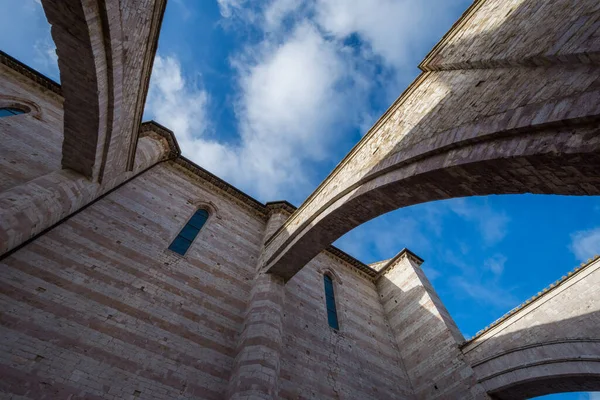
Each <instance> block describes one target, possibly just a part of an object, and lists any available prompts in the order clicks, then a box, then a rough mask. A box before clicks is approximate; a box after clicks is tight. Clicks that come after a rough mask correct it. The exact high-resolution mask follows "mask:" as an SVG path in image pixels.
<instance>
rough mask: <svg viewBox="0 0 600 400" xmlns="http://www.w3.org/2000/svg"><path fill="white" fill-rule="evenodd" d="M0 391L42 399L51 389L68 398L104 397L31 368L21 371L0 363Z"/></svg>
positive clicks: (57, 396) (86, 399)
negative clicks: (44, 375) (57, 380)
mask: <svg viewBox="0 0 600 400" xmlns="http://www.w3.org/2000/svg"><path fill="white" fill-rule="evenodd" d="M0 376H2V379H0V391H1V392H2V393H6V394H13V395H16V396H24V397H23V399H30V398H33V399H42V398H44V397H46V396H47V395H48V392H49V391H51V392H52V395H53V396H55V398H61V399H70V400H77V399H81V400H103V399H105V397H103V396H97V395H94V394H91V393H89V392H88V391H86V389H82V388H81V387H78V386H79V385H75V386H71V385H66V384H63V383H60V382H56V381H54V379H49V378H45V377H43V376H41V374H40V371H38V370H36V369H33V370H31V371H23V370H20V369H18V368H14V367H13V366H9V365H4V364H0ZM11 398H13V397H11Z"/></svg>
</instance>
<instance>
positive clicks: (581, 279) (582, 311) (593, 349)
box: [462, 259, 600, 400]
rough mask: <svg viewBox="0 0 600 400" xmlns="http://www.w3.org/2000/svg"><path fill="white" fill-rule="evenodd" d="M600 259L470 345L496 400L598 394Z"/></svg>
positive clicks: (468, 354) (475, 364) (470, 354)
mask: <svg viewBox="0 0 600 400" xmlns="http://www.w3.org/2000/svg"><path fill="white" fill-rule="evenodd" d="M599 293H600V259H596V260H595V261H593V262H591V263H590V264H589V265H587V266H585V267H583V268H581V269H580V270H577V271H576V272H575V273H574V274H572V275H570V276H569V277H568V278H566V279H564V280H563V281H561V282H560V283H559V285H558V286H556V285H552V288H551V289H550V290H549V291H544V292H543V293H541V294H540V295H539V297H537V298H536V299H534V300H533V301H528V302H527V303H526V305H524V306H522V307H521V308H520V309H519V310H517V311H515V312H511V313H510V314H508V315H507V317H505V318H504V319H503V320H501V321H500V322H498V323H497V324H495V325H493V326H492V327H491V328H489V329H487V330H486V331H484V332H483V333H482V334H480V335H478V336H477V337H475V338H474V339H472V340H470V341H469V342H468V343H466V344H465V345H464V346H463V348H462V351H463V353H464V354H465V356H466V359H467V360H468V362H469V363H470V364H471V365H472V366H473V369H474V371H475V374H476V375H477V378H478V380H479V382H481V385H482V386H483V387H484V388H485V390H486V391H488V392H489V393H490V394H491V395H492V397H493V398H494V399H506V400H508V399H511V400H513V399H528V398H532V397H537V396H542V395H544V394H550V393H556V392H565V391H574V392H576V391H582V392H583V391H598V390H600V329H599V327H600V296H599Z"/></svg>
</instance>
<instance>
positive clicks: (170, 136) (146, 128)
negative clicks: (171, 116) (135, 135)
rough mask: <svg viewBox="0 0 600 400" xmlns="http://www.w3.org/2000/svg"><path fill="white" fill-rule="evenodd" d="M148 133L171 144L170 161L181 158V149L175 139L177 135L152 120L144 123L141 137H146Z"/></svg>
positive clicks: (140, 132)
mask: <svg viewBox="0 0 600 400" xmlns="http://www.w3.org/2000/svg"><path fill="white" fill-rule="evenodd" d="M148 132H154V133H156V134H158V135H160V136H162V137H163V138H165V139H166V140H167V143H168V144H169V159H175V158H177V157H179V156H181V149H180V148H179V144H178V143H177V139H176V138H175V134H174V133H173V131H172V130H170V129H168V128H165V127H164V126H162V125H161V124H159V123H158V122H156V121H153V120H150V121H146V122H142V125H141V126H140V130H139V136H140V137H144V136H145V134H147V133H148Z"/></svg>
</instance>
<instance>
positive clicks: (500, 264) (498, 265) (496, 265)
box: [483, 254, 507, 276]
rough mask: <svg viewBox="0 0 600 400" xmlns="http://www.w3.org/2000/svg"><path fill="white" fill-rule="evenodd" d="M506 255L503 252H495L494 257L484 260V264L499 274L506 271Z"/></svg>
mask: <svg viewBox="0 0 600 400" xmlns="http://www.w3.org/2000/svg"><path fill="white" fill-rule="evenodd" d="M506 260H507V258H506V256H505V255H503V254H494V255H493V256H492V257H490V258H487V259H486V260H485V261H484V262H483V266H484V267H485V268H486V269H487V270H489V271H491V272H492V273H494V275H496V276H499V275H502V273H503V272H504V264H506Z"/></svg>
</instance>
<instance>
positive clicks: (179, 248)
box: [169, 209, 208, 256]
mask: <svg viewBox="0 0 600 400" xmlns="http://www.w3.org/2000/svg"><path fill="white" fill-rule="evenodd" d="M207 219H208V211H206V210H204V209H199V210H198V211H196V212H195V213H194V215H193V216H192V218H190V220H189V221H188V222H187V224H185V226H184V227H183V229H182V230H181V232H179V234H178V235H177V237H176V238H175V240H173V242H172V243H171V245H170V246H169V250H171V251H174V252H175V253H178V254H181V255H182V256H183V255H185V253H186V252H187V251H188V249H189V248H190V246H191V245H192V242H193V241H194V239H196V236H198V232H200V229H202V226H204V223H205V222H206V220H207Z"/></svg>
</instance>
